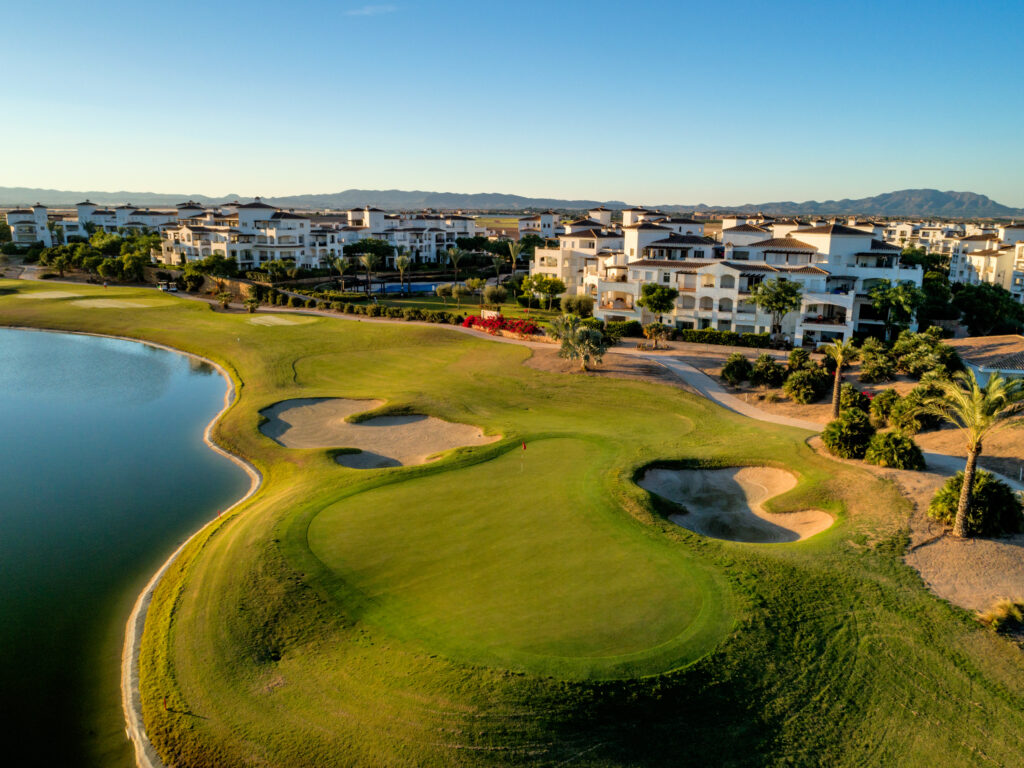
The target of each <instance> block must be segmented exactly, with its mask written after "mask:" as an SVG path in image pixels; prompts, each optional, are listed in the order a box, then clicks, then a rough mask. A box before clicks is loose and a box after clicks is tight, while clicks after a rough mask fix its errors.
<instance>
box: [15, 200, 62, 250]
mask: <svg viewBox="0 0 1024 768" xmlns="http://www.w3.org/2000/svg"><path fill="white" fill-rule="evenodd" d="M7 224H8V226H10V228H11V241H12V242H13V243H15V244H16V245H19V246H21V247H23V248H28V247H31V246H33V245H35V244H36V243H42V244H43V245H44V246H45V247H47V248H50V247H51V246H53V235H52V233H51V232H50V227H49V220H48V217H47V213H46V206H45V205H42V204H41V203H36V204H35V205H33V206H32V207H31V208H15V209H13V210H10V211H8V212H7Z"/></svg>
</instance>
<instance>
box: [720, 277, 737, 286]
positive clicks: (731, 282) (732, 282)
mask: <svg viewBox="0 0 1024 768" xmlns="http://www.w3.org/2000/svg"><path fill="white" fill-rule="evenodd" d="M722 287H723V288H735V287H736V278H735V277H733V276H732V275H722Z"/></svg>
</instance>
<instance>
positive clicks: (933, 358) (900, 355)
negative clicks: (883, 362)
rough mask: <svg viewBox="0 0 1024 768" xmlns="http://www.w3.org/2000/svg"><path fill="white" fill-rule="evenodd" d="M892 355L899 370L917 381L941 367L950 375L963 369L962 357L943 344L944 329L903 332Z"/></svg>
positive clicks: (934, 327)
mask: <svg viewBox="0 0 1024 768" xmlns="http://www.w3.org/2000/svg"><path fill="white" fill-rule="evenodd" d="M892 354H893V356H894V358H895V359H896V366H897V368H898V369H899V370H901V371H903V372H904V373H906V374H907V375H908V376H913V377H914V378H916V379H919V378H921V376H922V375H923V374H925V373H926V372H928V371H930V370H933V369H935V368H938V367H939V366H940V365H941V366H943V367H944V368H945V369H946V370H947V371H948V372H950V373H952V372H955V371H959V370H962V369H963V362H962V361H961V360H960V356H959V355H958V354H957V352H956V350H955V349H953V348H952V347H950V346H948V345H946V344H943V343H942V329H940V328H938V327H936V326H932V327H931V328H929V329H928V330H926V331H923V332H921V333H913V332H911V331H903V332H902V333H901V334H900V335H899V338H898V339H897V340H896V343H895V344H893V347H892Z"/></svg>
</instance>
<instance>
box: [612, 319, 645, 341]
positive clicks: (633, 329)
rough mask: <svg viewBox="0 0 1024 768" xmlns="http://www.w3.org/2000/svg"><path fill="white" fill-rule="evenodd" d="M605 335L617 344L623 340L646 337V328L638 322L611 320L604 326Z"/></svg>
mask: <svg viewBox="0 0 1024 768" xmlns="http://www.w3.org/2000/svg"><path fill="white" fill-rule="evenodd" d="M604 335H605V336H607V337H608V341H610V342H611V343H612V344H616V343H618V342H619V341H621V340H622V339H623V338H633V339H638V338H640V337H641V336H643V335H644V327H643V326H642V325H640V322H639V321H637V320H609V321H608V322H607V323H605V325H604Z"/></svg>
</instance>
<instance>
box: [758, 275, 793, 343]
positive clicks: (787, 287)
mask: <svg viewBox="0 0 1024 768" xmlns="http://www.w3.org/2000/svg"><path fill="white" fill-rule="evenodd" d="M800 295H801V291H800V285H799V284H798V283H794V282H793V281H792V280H781V279H780V280H776V279H771V280H763V281H762V282H760V283H758V284H757V285H755V286H754V287H753V288H751V289H750V301H751V302H752V303H753V304H754V305H755V306H757V307H758V308H759V309H762V310H764V311H765V312H767V313H768V314H770V315H771V316H772V337H773V338H775V337H777V336H778V335H779V334H781V333H782V318H784V317H785V316H786V315H787V314H788V313H790V312H793V311H795V310H797V309H800Z"/></svg>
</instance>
